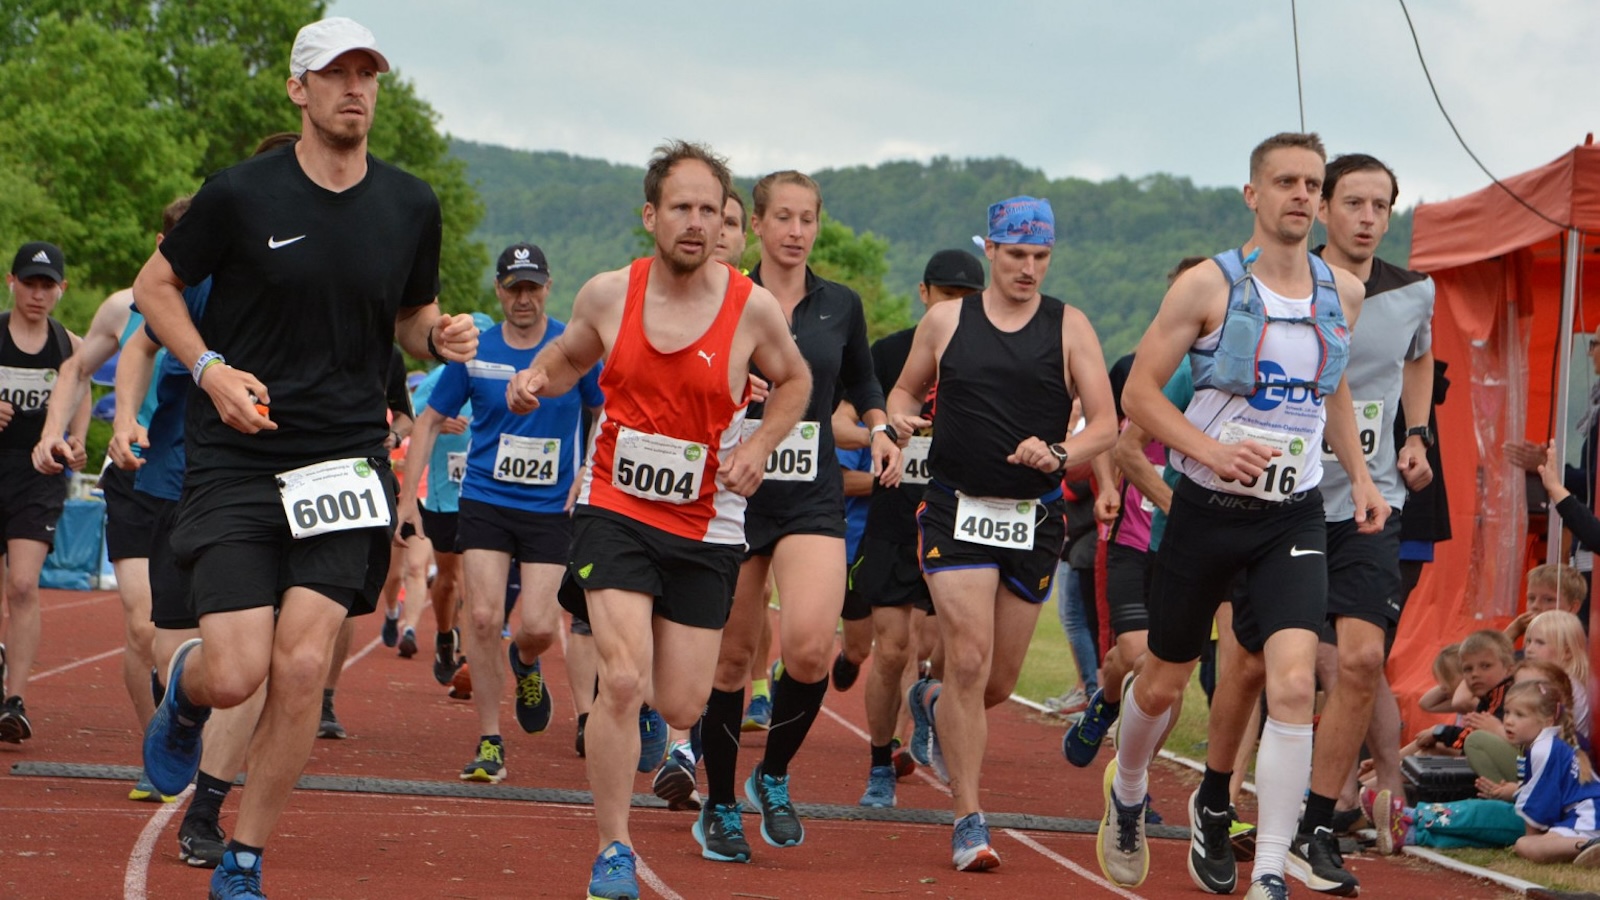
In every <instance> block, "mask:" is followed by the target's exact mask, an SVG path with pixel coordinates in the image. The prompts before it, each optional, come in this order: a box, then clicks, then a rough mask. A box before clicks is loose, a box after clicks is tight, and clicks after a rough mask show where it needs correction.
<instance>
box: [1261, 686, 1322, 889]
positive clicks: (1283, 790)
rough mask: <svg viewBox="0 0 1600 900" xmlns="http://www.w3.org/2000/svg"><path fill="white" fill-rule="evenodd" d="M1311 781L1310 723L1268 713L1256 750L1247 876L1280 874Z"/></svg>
mask: <svg viewBox="0 0 1600 900" xmlns="http://www.w3.org/2000/svg"><path fill="white" fill-rule="evenodd" d="M1310 783H1311V726H1310V725H1290V724H1288V723H1286V722H1280V721H1278V720H1277V719H1274V718H1272V717H1271V716H1268V717H1267V724H1266V725H1265V726H1264V727H1263V728H1262V729H1261V749H1260V750H1258V751H1257V752H1256V806H1257V812H1256V815H1257V821H1256V863H1255V869H1254V871H1252V872H1251V876H1250V877H1251V879H1252V880H1253V879H1255V878H1259V877H1260V876H1262V875H1278V876H1280V877H1281V876H1282V875H1283V865H1284V861H1285V858H1286V857H1287V856H1288V854H1289V841H1291V840H1293V838H1294V833H1295V829H1296V828H1297V827H1299V824H1300V800H1301V798H1302V797H1304V796H1305V792H1306V787H1307V786H1308V785H1309V784H1310Z"/></svg>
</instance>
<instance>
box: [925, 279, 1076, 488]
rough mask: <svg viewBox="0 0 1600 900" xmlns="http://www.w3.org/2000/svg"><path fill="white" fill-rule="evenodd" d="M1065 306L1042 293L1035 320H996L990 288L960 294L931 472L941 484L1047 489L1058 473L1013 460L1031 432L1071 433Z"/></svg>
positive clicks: (943, 369)
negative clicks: (1008, 327)
mask: <svg viewBox="0 0 1600 900" xmlns="http://www.w3.org/2000/svg"><path fill="white" fill-rule="evenodd" d="M1064 308H1065V307H1064V306H1063V305H1062V303H1061V301H1060V300H1057V299H1055V298H1053V297H1041V298H1040V303H1039V309H1038V311H1037V312H1036V313H1034V316H1033V318H1032V319H1029V320H1028V324H1026V325H1024V326H1022V328H1020V329H1018V330H1017V331H1014V332H1010V333H1007V332H1003V331H1001V330H1000V329H998V328H996V327H994V324H993V323H991V322H990V321H989V317H988V316H987V315H985V314H984V311H983V295H981V294H970V295H968V296H967V297H965V298H963V299H962V301H961V318H960V320H959V322H958V323H957V325H956V330H955V334H953V335H951V336H950V343H949V345H948V346H946V347H945V350H944V355H943V356H942V357H940V359H939V392H938V395H937V399H936V406H935V409H936V414H935V416H934V428H933V446H932V447H930V448H929V450H928V466H929V473H930V475H931V476H932V478H933V481H934V482H935V483H936V484H940V485H943V486H945V487H947V488H951V489H954V490H958V491H961V492H962V493H965V494H971V495H973V496H979V497H1007V498H1013V499H1026V498H1031V497H1042V496H1044V495H1045V494H1048V493H1050V492H1051V491H1053V490H1056V489H1057V488H1059V487H1060V486H1061V479H1060V477H1059V476H1056V475H1050V474H1046V473H1044V472H1041V471H1039V470H1038V469H1034V468H1030V467H1027V466H1019V465H1013V464H1012V463H1008V462H1006V457H1007V456H1009V455H1011V453H1012V452H1013V451H1015V450H1016V449H1017V445H1018V444H1020V443H1022V441H1023V439H1024V438H1027V437H1029V436H1030V435H1031V436H1034V437H1039V438H1043V439H1044V440H1045V442H1047V443H1052V444H1053V443H1057V442H1059V441H1062V440H1065V439H1066V436H1067V417H1068V416H1069V415H1070V414H1071V411H1072V394H1071V392H1069V391H1068V390H1067V385H1066V373H1065V367H1064V364H1063V362H1062V356H1061V318H1062V310H1063V309H1064Z"/></svg>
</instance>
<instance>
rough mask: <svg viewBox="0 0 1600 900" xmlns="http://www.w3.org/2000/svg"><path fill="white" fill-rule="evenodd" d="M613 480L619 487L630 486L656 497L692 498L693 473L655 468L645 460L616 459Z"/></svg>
mask: <svg viewBox="0 0 1600 900" xmlns="http://www.w3.org/2000/svg"><path fill="white" fill-rule="evenodd" d="M613 480H614V481H615V482H616V483H617V485H618V486H620V487H631V488H633V489H634V491H636V492H641V493H647V494H654V495H656V496H657V497H663V498H667V497H675V498H678V499H681V500H693V499H694V473H693V472H683V473H681V474H680V473H677V472H674V471H672V470H671V469H669V468H666V467H665V466H663V467H661V468H659V469H658V468H656V467H655V466H652V465H650V464H649V463H647V462H640V463H636V462H634V461H633V460H631V459H628V458H627V457H619V458H618V459H617V469H616V472H615V474H614V476H613Z"/></svg>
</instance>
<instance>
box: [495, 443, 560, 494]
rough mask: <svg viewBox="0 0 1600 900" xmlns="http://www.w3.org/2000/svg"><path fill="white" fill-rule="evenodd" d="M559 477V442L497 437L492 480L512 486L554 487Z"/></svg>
mask: <svg viewBox="0 0 1600 900" xmlns="http://www.w3.org/2000/svg"><path fill="white" fill-rule="evenodd" d="M560 474H561V440H560V439H559V438H540V437H520V436H518V435H515V434H502V435H500V450H499V452H498V453H497V454H495V458H494V480H495V481H506V482H510V483H512V484H532V485H544V484H555V483H556V480H557V479H558V477H559V476H560Z"/></svg>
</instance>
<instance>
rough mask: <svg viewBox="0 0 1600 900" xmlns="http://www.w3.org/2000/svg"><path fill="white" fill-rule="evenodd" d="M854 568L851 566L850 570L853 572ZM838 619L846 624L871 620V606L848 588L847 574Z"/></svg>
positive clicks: (854, 590)
mask: <svg viewBox="0 0 1600 900" xmlns="http://www.w3.org/2000/svg"><path fill="white" fill-rule="evenodd" d="M859 559H860V557H857V560H858V561H859ZM854 568H855V567H854V566H852V567H851V570H852V571H854ZM839 618H841V619H843V620H845V621H846V622H859V621H861V620H862V619H870V618H872V604H871V603H868V602H867V598H866V597H863V596H862V595H861V593H860V592H859V591H857V590H856V589H855V588H853V587H850V579H849V577H848V573H847V577H846V578H845V589H844V606H843V608H841V609H840V610H839Z"/></svg>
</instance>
